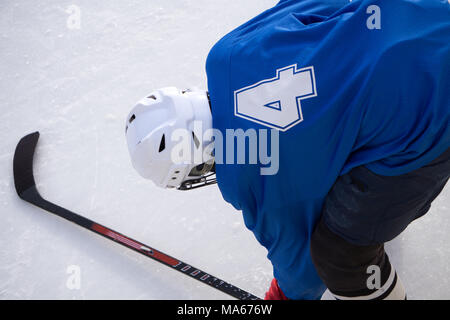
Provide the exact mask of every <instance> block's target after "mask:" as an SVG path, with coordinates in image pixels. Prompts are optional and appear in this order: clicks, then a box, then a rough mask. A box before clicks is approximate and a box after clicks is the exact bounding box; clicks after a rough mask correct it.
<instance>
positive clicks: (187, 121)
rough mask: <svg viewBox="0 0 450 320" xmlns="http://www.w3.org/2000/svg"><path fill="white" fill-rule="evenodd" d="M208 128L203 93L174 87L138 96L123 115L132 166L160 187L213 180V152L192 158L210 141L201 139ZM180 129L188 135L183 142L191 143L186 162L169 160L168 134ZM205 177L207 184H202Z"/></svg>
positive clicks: (208, 111)
mask: <svg viewBox="0 0 450 320" xmlns="http://www.w3.org/2000/svg"><path fill="white" fill-rule="evenodd" d="M199 124H200V125H199ZM211 128H212V116H211V103H210V99H209V94H208V93H207V92H205V91H191V90H178V89H177V88H174V87H169V88H162V89H159V90H156V91H154V92H152V93H151V94H150V95H148V96H147V97H145V98H143V99H141V100H140V101H139V102H138V103H137V104H136V106H135V107H134V108H133V109H132V110H131V112H130V113H129V115H128V117H127V123H126V127H125V135H126V138H127V144H128V150H129V153H130V157H131V162H132V164H133V167H134V168H135V169H136V171H137V172H138V173H139V174H140V175H141V176H142V177H144V178H146V179H150V180H152V181H153V182H154V183H155V184H156V185H157V186H160V187H162V188H178V189H179V190H188V189H193V188H194V187H195V188H198V187H200V186H202V185H207V184H212V183H215V178H214V179H211V173H212V175H214V174H215V170H214V172H212V171H211V170H213V169H215V166H214V157H213V155H212V154H208V153H206V152H202V161H203V162H202V163H199V162H195V161H198V160H199V159H196V160H192V159H194V157H193V152H194V150H196V152H198V149H200V148H201V150H205V148H208V147H210V146H211V144H212V143H213V141H212V140H208V139H203V137H204V135H203V134H204V133H205V131H206V130H209V129H211ZM180 129H181V131H182V132H184V133H185V135H186V136H190V137H191V139H190V140H189V141H187V143H189V144H191V146H190V148H189V149H188V150H190V151H188V153H189V152H191V157H190V159H191V160H190V161H185V160H183V161H182V162H179V161H174V160H173V159H172V149H173V148H174V147H175V146H176V144H177V142H175V140H176V139H172V137H174V136H175V137H176V136H177V135H176V133H177V132H178V133H179V130H180ZM173 134H175V135H173ZM183 152H184V151H183ZM188 155H189V154H188ZM206 177H208V179H207V180H208V183H207V184H204V182H205V180H206Z"/></svg>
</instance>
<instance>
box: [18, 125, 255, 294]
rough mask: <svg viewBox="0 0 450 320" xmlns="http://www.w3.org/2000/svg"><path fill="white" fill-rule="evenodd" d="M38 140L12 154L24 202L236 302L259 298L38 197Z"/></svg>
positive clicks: (24, 140)
mask: <svg viewBox="0 0 450 320" xmlns="http://www.w3.org/2000/svg"><path fill="white" fill-rule="evenodd" d="M38 139H39V132H34V133H31V134H29V135H27V136H25V137H23V138H22V139H21V140H20V141H19V143H18V144H17V147H16V151H15V154H14V163H13V167H14V168H13V169H14V183H15V187H16V191H17V194H18V195H19V197H20V198H22V199H23V200H25V201H27V202H29V203H32V204H34V205H36V206H37V207H39V208H41V209H44V210H46V211H48V212H51V213H53V214H55V215H57V216H59V217H61V218H64V219H66V220H69V221H70V222H73V223H75V224H77V225H79V226H81V227H83V228H85V229H88V230H90V231H92V232H95V233H97V234H99V235H101V236H103V237H105V238H107V239H109V240H112V241H114V242H116V243H119V244H121V245H122V246H125V247H127V248H129V249H132V250H134V251H136V252H138V253H140V254H142V255H144V256H146V257H149V258H151V259H153V260H156V261H158V262H160V263H162V264H164V265H166V266H168V267H171V268H172V269H175V270H177V271H180V272H182V273H184V274H186V275H188V276H190V277H191V278H194V279H196V280H198V281H201V282H203V283H205V284H207V285H209V286H211V287H214V288H216V289H218V290H220V291H222V292H224V293H226V294H228V295H230V296H232V297H234V298H237V299H239V300H257V299H259V298H258V297H256V296H254V295H252V294H250V293H248V292H246V291H244V290H242V289H239V288H238V287H236V286H233V285H232V284H229V283H227V282H225V281H223V280H221V279H219V278H216V277H214V276H211V275H210V274H208V273H206V272H204V271H202V270H200V269H197V268H195V267H193V266H190V265H188V264H186V263H185V262H183V261H181V260H178V259H176V258H174V257H171V256H169V255H167V254H165V253H163V252H161V251H158V250H155V249H153V248H152V247H150V246H147V245H145V244H143V243H141V242H139V241H136V240H133V239H131V238H129V237H127V236H125V235H123V234H121V233H119V232H117V231H114V230H112V229H110V228H108V227H105V226H103V225H101V224H99V223H96V222H95V221H92V220H90V219H88V218H85V217H83V216H81V215H79V214H77V213H74V212H72V211H70V210H67V209H65V208H63V207H60V206H58V205H56V204H54V203H52V202H50V201H47V200H45V199H44V198H42V196H41V195H40V194H39V192H38V190H37V188H36V183H35V180H34V175H33V157H34V151H35V148H36V145H37V142H38Z"/></svg>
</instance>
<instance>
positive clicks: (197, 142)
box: [192, 131, 200, 149]
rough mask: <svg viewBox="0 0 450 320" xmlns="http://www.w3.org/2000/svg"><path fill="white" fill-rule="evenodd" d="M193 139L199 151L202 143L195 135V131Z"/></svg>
mask: <svg viewBox="0 0 450 320" xmlns="http://www.w3.org/2000/svg"><path fill="white" fill-rule="evenodd" d="M192 139H193V140H194V144H195V147H196V148H197V149H198V147H199V146H200V141H199V140H198V138H197V136H196V135H195V133H194V131H192Z"/></svg>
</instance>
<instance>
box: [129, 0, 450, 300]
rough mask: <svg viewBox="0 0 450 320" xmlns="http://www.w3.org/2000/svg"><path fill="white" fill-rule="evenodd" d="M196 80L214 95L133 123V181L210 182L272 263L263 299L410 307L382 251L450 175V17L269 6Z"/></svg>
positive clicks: (182, 96)
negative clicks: (330, 298)
mask: <svg viewBox="0 0 450 320" xmlns="http://www.w3.org/2000/svg"><path fill="white" fill-rule="evenodd" d="M206 71H207V76H208V91H209V95H208V93H206V92H200V91H180V90H177V89H175V88H164V89H161V90H157V91H155V92H154V93H152V94H151V95H150V96H148V97H147V98H145V99H143V100H142V101H140V102H139V103H138V105H137V106H136V107H135V108H134V109H133V110H132V112H131V113H130V116H129V117H128V119H127V140H128V145H129V150H130V154H131V158H132V162H133V165H134V167H135V168H136V169H137V171H138V172H139V173H140V174H141V175H142V176H144V177H146V178H149V179H151V180H153V181H154V182H155V183H156V184H157V185H159V186H162V187H173V188H178V189H182V190H186V189H192V188H195V187H199V186H203V185H208V184H211V183H214V182H215V179H214V178H213V176H212V175H213V174H214V173H215V174H216V177H217V182H218V185H219V188H220V191H221V193H222V195H223V197H224V199H225V200H226V201H228V202H229V203H231V204H232V205H233V206H234V207H235V208H236V209H238V210H241V211H242V214H243V217H244V221H245V224H246V227H247V228H248V229H249V230H251V231H252V232H253V233H254V235H255V237H256V239H257V240H258V241H259V242H260V243H261V244H262V245H263V246H264V247H265V248H267V250H268V258H269V259H270V261H271V262H272V264H273V269H274V280H273V281H272V283H271V286H270V289H269V291H268V292H267V294H266V298H267V299H319V298H320V297H321V296H322V294H323V292H324V290H325V289H326V288H328V289H329V290H330V292H331V293H332V294H333V295H334V296H335V297H336V298H337V299H405V298H406V293H405V289H404V287H403V285H402V283H401V281H400V279H399V278H398V275H397V274H396V272H395V269H394V267H393V266H392V265H391V264H390V262H389V259H388V256H387V255H386V253H385V251H384V247H383V245H384V243H385V242H386V241H389V240H392V239H393V238H395V237H396V236H397V235H399V234H400V233H401V232H402V231H403V230H404V229H405V228H406V227H407V226H408V224H409V223H411V222H412V221H413V220H415V219H417V218H419V217H421V216H423V215H424V214H425V213H426V212H427V211H428V210H429V208H430V205H431V202H432V201H433V200H434V199H435V198H436V197H437V195H438V194H439V193H440V192H441V191H442V189H443V188H444V185H445V184H446V182H447V180H448V179H449V176H450V149H449V147H450V124H449V120H450V94H449V92H450V4H449V2H448V1H447V0H414V1H413V0H397V1H392V0H370V1H369V0H364V1H358V0H354V1H343V0H342V1H341V0H335V1H328V0H324V1H319V0H304V1H301V0H286V1H280V2H279V3H278V4H277V5H276V6H275V7H273V8H271V9H269V10H267V11H265V12H263V13H262V14H260V15H258V16H257V17H255V18H254V19H252V20H250V21H248V22H247V23H245V24H244V25H242V26H240V27H238V28H237V29H235V30H233V31H232V32H230V33H229V34H227V35H226V36H225V37H224V38H223V39H221V40H220V41H219V42H218V43H217V44H216V45H215V46H214V47H213V48H212V50H211V52H210V53H209V56H208V59H207V63H206ZM255 141H256V143H255ZM242 142H247V143H246V144H243V143H242ZM252 144H253V146H254V145H255V144H256V149H255V148H253V147H252ZM243 145H244V147H245V148H244V149H245V152H244V153H243V154H239V152H241V151H242V146H243ZM212 148H213V149H212ZM255 150H257V152H256V156H255V152H254V151H255ZM200 151H201V154H200V153H199V152H200ZM269 151H270V152H269ZM269 153H270V157H272V158H271V159H270V160H271V162H272V163H269V162H270V161H268V158H269ZM199 154H200V155H199ZM258 156H259V158H258ZM194 158H196V159H194ZM255 159H256V161H255ZM269 164H270V165H271V167H270V168H269V169H270V170H266V171H264V170H263V169H268V166H269Z"/></svg>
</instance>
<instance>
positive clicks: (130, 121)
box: [128, 114, 136, 123]
mask: <svg viewBox="0 0 450 320" xmlns="http://www.w3.org/2000/svg"><path fill="white" fill-rule="evenodd" d="M134 119H136V115H134V114H133V115H132V116H131V117H130V120H128V122H129V123H132V122H133V121H134Z"/></svg>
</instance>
